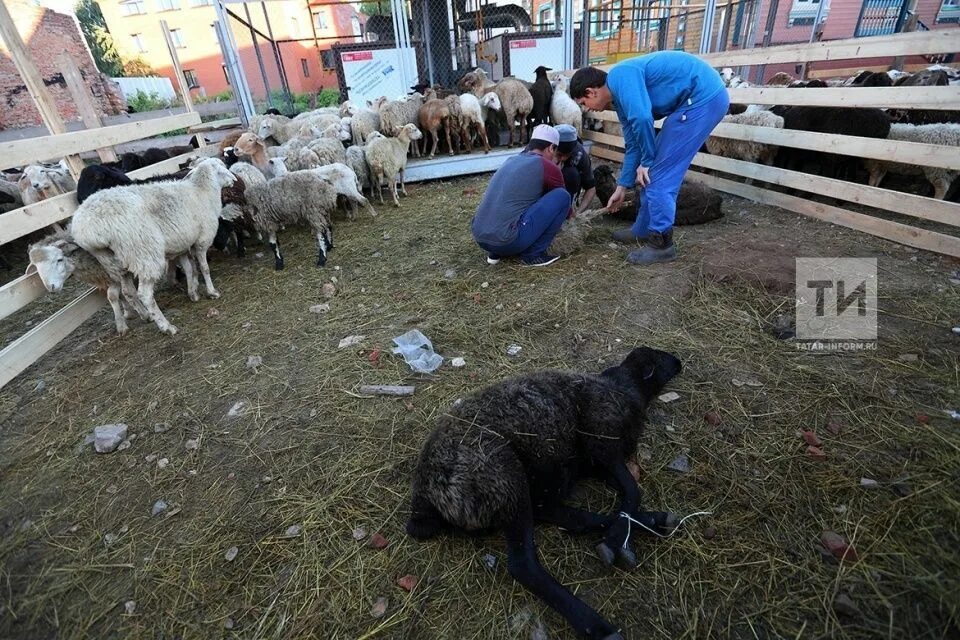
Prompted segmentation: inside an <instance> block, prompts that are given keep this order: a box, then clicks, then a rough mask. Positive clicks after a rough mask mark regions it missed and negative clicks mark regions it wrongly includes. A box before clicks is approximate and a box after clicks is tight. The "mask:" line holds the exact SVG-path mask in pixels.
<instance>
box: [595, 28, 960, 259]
mask: <svg viewBox="0 0 960 640" xmlns="http://www.w3.org/2000/svg"><path fill="white" fill-rule="evenodd" d="M957 51H960V30H946V31H935V32H932V31H926V32H918V33H902V34H895V35H890V36H876V37H870V38H851V39H849V40H836V41H832V42H816V43H810V44H807V43H804V44H791V45H784V46H780V47H769V48H766V49H749V50H740V51H726V52H721V53H712V54H708V55H704V56H701V57H702V58H703V59H704V60H707V61H708V62H709V63H710V64H711V65H713V66H715V67H737V66H739V67H749V66H752V65H763V64H771V63H781V62H797V63H800V62H814V61H821V60H842V59H855V61H853V62H851V66H852V65H854V64H856V61H863V60H865V59H869V58H876V57H884V56H886V57H889V56H891V55H918V54H935V53H954V52H957ZM729 92H730V101H731V102H736V103H741V104H762V105H772V104H780V105H819V106H836V107H853V106H856V107H889V108H903V109H941V110H960V87H956V86H947V87H871V88H857V87H833V88H827V89H803V90H797V89H784V88H773V87H750V88H743V89H730V90H729ZM590 115H591V116H592V117H594V118H597V119H600V120H604V121H609V122H617V115H616V113H615V112H613V111H603V112H593V113H591V114H590ZM656 126H658V127H659V126H660V123H659V122H658V123H656ZM712 135H714V136H717V137H721V138H734V139H738V140H747V141H751V142H761V143H768V144H775V145H779V146H781V147H793V148H796V149H808V150H813V151H821V152H825V153H835V154H840V155H847V156H855V157H860V158H876V159H879V160H893V161H896V162H902V163H906V164H917V165H925V166H933V167H943V168H947V169H952V170H957V171H960V148H957V147H946V146H938V145H932V144H920V143H916V142H898V141H895V140H886V139H874V138H861V137H856V136H843V135H832V134H825V133H814V132H808V131H797V130H791V129H773V128H769V127H755V126H748V125H741V124H730V123H720V124H719V125H717V127H716V129H714V131H713V134H712ZM584 138H586V139H588V140H592V141H593V142H594V145H593V149H592V154H593V155H594V156H597V157H600V158H604V159H607V160H615V161H618V162H622V161H623V153H622V151H620V150H621V149H623V146H624V145H623V138H622V137H621V136H615V135H610V134H606V133H598V132H591V131H585V132H584ZM693 166H694V167H696V168H698V169H706V170H710V171H711V172H712V173H711V174H709V175H708V174H706V173H704V172H702V171H696V170H692V169H691V171H689V172H688V173H687V179H689V180H693V181H695V182H700V183H703V184H706V185H708V186H710V187H712V188H714V189H717V190H718V191H723V192H726V193H731V194H734V195H738V196H742V197H744V198H748V199H750V200H755V201H757V202H761V203H764V204H769V205H774V206H778V207H781V208H783V209H787V210H789V211H793V212H795V213H799V214H802V215H806V216H809V217H812V218H817V219H819V220H824V221H826V222H831V223H833V224H836V225H840V226H843V227H848V228H851V229H856V230H858V231H862V232H864V233H869V234H872V235H875V236H879V237H881V238H886V239H887V240H893V241H895V242H899V243H901V244H905V245H909V246H912V247H917V248H919V249H926V250H928V251H934V252H937V253H942V254H946V255H949V256H953V257H960V237H958V236H957V235H953V234H952V233H941V232H937V231H931V230H928V229H920V228H918V227H914V226H912V225H909V224H905V223H901V222H895V221H892V220H886V219H884V218H880V217H877V216H873V215H868V214H865V213H860V212H856V211H851V210H849V209H846V208H844V207H839V206H833V205H829V204H822V203H820V202H814V201H812V200H809V199H806V198H802V197H797V196H793V195H788V194H785V193H781V192H779V191H773V190H771V189H766V188H763V187H759V186H754V185H750V184H745V183H743V182H739V181H736V180H731V179H728V178H724V177H720V176H718V175H716V173H723V174H729V175H733V176H740V177H742V178H748V179H752V180H758V181H763V182H766V183H769V184H772V185H780V186H783V187H788V188H791V189H796V190H799V191H805V192H808V193H812V194H819V195H824V196H829V197H831V198H835V199H838V200H843V201H845V202H851V203H855V204H859V205H865V206H869V207H873V208H876V209H879V210H882V211H886V212H890V213H896V214H902V215H905V216H911V217H913V218H919V219H922V220H927V221H931V222H936V223H940V224H943V225H949V226H951V227H960V204H956V203H953V202H946V201H942V200H934V199H932V198H925V197H922V196H917V195H913V194H909V193H900V192H897V191H891V190H889V189H883V188H879V187H870V186H866V185H862V184H857V183H854V182H846V181H843V180H835V179H832V178H824V177H821V176H816V175H811V174H808V173H801V172H798V171H788V170H786V169H780V168H777V167H770V166H766V165H762V164H756V163H752V162H744V161H741V160H734V159H731V158H722V157H719V156H712V155H709V154H704V153H698V154H697V155H696V157H695V158H694V160H693Z"/></svg>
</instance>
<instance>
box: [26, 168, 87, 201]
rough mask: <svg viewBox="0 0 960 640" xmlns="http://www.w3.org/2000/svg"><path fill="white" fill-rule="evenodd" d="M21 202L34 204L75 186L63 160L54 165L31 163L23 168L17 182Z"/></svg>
mask: <svg viewBox="0 0 960 640" xmlns="http://www.w3.org/2000/svg"><path fill="white" fill-rule="evenodd" d="M17 184H18V186H19V188H20V197H21V199H22V200H23V204H34V203H36V202H40V201H41V200H46V199H47V198H52V197H54V196H59V195H62V194H64V193H69V192H71V191H74V190H75V189H76V188H77V182H76V180H74V179H73V176H72V175H70V171H69V170H68V169H67V164H66V162H64V161H63V160H61V161H60V163H59V164H56V165H54V166H47V165H40V164H32V165H30V166H29V167H27V168H26V169H24V170H23V175H22V176H21V177H20V180H19V182H18V183H17Z"/></svg>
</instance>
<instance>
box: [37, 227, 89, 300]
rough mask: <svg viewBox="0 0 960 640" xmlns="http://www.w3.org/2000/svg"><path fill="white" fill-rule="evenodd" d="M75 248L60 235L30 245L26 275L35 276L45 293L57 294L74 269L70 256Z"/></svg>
mask: <svg viewBox="0 0 960 640" xmlns="http://www.w3.org/2000/svg"><path fill="white" fill-rule="evenodd" d="M77 248H78V247H77V245H76V244H74V243H73V242H72V241H70V240H69V239H68V238H67V237H66V235H65V234H62V233H58V234H54V235H52V236H48V237H46V238H44V239H43V240H41V241H40V242H37V243H35V244H32V245H30V249H29V256H30V264H29V265H27V271H26V275H28V276H29V275H31V274H34V273H35V274H37V275H38V276H40V280H41V281H42V282H43V286H44V288H46V290H47V291H49V292H50V293H57V292H59V291H60V290H61V289H63V283H64V282H66V281H67V278H69V277H70V275H71V274H72V273H73V272H74V269H76V265H75V264H74V262H73V259H72V258H71V254H72V253H73V252H74V251H75V250H76V249H77Z"/></svg>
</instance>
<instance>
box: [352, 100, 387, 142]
mask: <svg viewBox="0 0 960 640" xmlns="http://www.w3.org/2000/svg"><path fill="white" fill-rule="evenodd" d="M345 104H346V103H345ZM349 116H350V129H351V132H352V133H353V144H356V145H361V144H366V142H367V140H368V139H369V138H370V134H371V133H373V132H374V131H380V113H379V112H377V111H376V110H375V109H372V108H369V107H357V106H352V105H351V107H350V109H349Z"/></svg>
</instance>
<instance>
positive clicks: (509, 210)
mask: <svg viewBox="0 0 960 640" xmlns="http://www.w3.org/2000/svg"><path fill="white" fill-rule="evenodd" d="M559 144H560V135H559V134H558V133H557V130H556V129H554V128H553V127H551V126H549V125H545V124H541V125H537V127H536V128H535V129H534V130H533V133H532V135H531V136H530V143H529V144H528V145H527V146H526V148H525V149H524V150H523V151H522V152H520V153H519V154H517V155H515V156H513V157H512V158H510V159H508V160H507V161H506V162H505V163H503V165H502V166H501V167H500V168H499V169H497V172H496V173H494V174H493V177H492V178H491V179H490V184H489V185H488V186H487V191H486V193H484V194H483V200H481V202H480V206H479V207H478V208H477V213H476V214H475V215H474V216H473V222H472V223H471V230H472V231H473V239H474V240H475V241H476V243H477V244H478V245H480V248H481V249H483V250H484V251H486V252H487V262H488V263H489V264H497V263H498V262H500V260H501V259H502V258H508V257H513V256H518V257H519V258H520V260H521V261H522V262H523V264H525V265H527V266H531V267H545V266H547V265H549V264H553V263H554V262H556V261H557V260H558V258H557V257H556V256H551V255H547V248H548V247H549V246H550V243H551V242H552V241H553V238H554V236H556V235H557V233H558V232H559V231H560V227H561V225H563V221H564V220H565V219H566V218H567V216H568V215H570V213H571V209H570V193H569V192H568V191H567V190H566V188H565V187H564V182H563V174H562V173H561V172H560V169H559V168H558V167H557V165H556V164H554V160H555V157H554V156H555V153H556V150H557V145H559Z"/></svg>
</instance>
